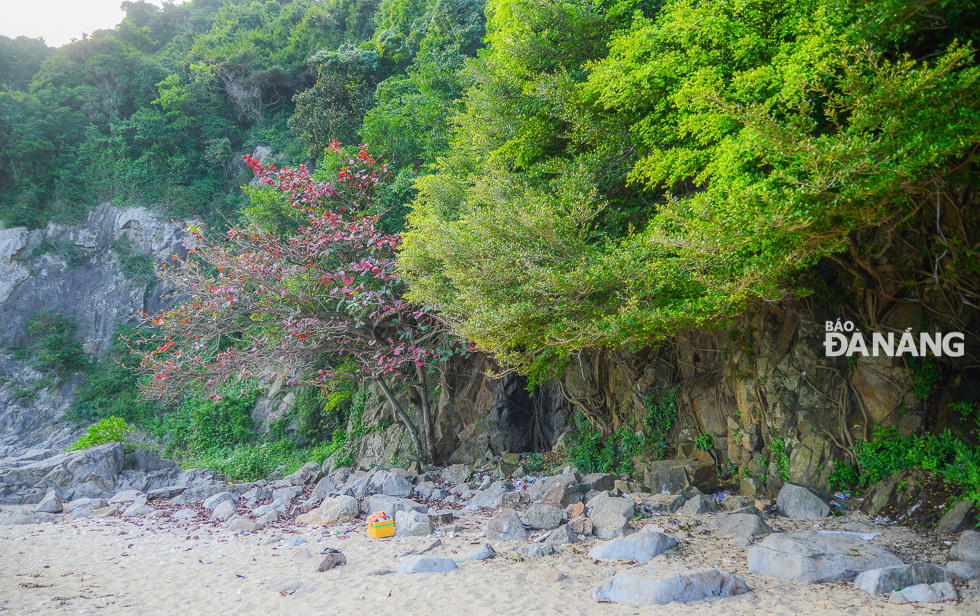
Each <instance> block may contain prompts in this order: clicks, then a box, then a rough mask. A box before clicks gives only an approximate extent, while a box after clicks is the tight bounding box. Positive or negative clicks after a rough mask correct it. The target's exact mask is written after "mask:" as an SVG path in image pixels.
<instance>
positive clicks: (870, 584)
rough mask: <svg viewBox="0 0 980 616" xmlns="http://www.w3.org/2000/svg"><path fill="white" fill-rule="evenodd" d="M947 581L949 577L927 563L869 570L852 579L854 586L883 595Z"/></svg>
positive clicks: (940, 569) (938, 568)
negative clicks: (901, 589) (910, 587)
mask: <svg viewBox="0 0 980 616" xmlns="http://www.w3.org/2000/svg"><path fill="white" fill-rule="evenodd" d="M948 581H949V576H948V575H946V571H945V570H944V569H942V568H941V567H937V566H936V565H930V564H928V563H912V564H911V565H900V566H897V567H882V568H881V569H869V570H868V571H865V572H863V573H861V574H860V575H858V576H857V578H855V579H854V585H855V586H857V587H858V588H860V589H861V590H865V591H867V592H870V593H874V594H885V593H890V592H892V591H893V590H898V589H900V588H905V587H906V586H916V585H918V584H935V583H936V582H948Z"/></svg>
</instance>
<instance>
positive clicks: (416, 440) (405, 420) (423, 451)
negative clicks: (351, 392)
mask: <svg viewBox="0 0 980 616" xmlns="http://www.w3.org/2000/svg"><path fill="white" fill-rule="evenodd" d="M375 382H376V383H377V384H378V386H379V387H381V391H382V392H383V393H384V395H385V398H387V399H388V404H390V405H391V409H392V410H393V411H394V412H395V417H397V418H398V420H399V421H401V422H402V425H404V426H405V429H406V430H408V436H409V438H410V439H411V440H412V446H413V447H414V448H415V453H417V454H418V456H419V458H421V459H422V461H423V462H427V463H428V462H431V461H432V458H429V457H428V447H426V446H425V445H423V443H422V439H421V438H420V437H419V430H418V428H417V427H416V426H415V422H413V421H412V418H411V417H409V415H408V413H406V412H405V409H404V408H402V405H401V404H399V403H398V400H397V399H396V398H395V394H393V393H392V392H391V388H390V387H388V384H387V383H385V382H384V381H383V380H382V379H380V378H377V379H375ZM423 417H424V415H423Z"/></svg>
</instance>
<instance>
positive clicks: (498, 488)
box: [467, 481, 514, 509]
mask: <svg viewBox="0 0 980 616" xmlns="http://www.w3.org/2000/svg"><path fill="white" fill-rule="evenodd" d="M513 489H514V486H513V484H511V483H509V482H507V481H495V482H493V483H492V484H490V487H489V488H487V489H486V490H480V491H479V492H477V493H476V496H474V497H473V498H472V499H470V502H469V503H468V504H467V507H469V508H476V507H486V508H490V509H496V508H497V507H499V506H500V501H501V499H503V497H504V494H506V493H508V492H510V491H511V490H513Z"/></svg>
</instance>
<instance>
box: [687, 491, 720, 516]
mask: <svg viewBox="0 0 980 616" xmlns="http://www.w3.org/2000/svg"><path fill="white" fill-rule="evenodd" d="M715 511H718V501H716V500H715V499H714V498H712V497H710V496H708V495H707V494H698V495H697V496H694V497H692V498H690V499H688V501H687V502H686V503H684V506H683V507H681V509H680V512H679V513H681V515H701V514H702V513H714V512H715Z"/></svg>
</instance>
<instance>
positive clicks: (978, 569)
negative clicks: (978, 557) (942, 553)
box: [946, 560, 980, 580]
mask: <svg viewBox="0 0 980 616" xmlns="http://www.w3.org/2000/svg"><path fill="white" fill-rule="evenodd" d="M946 573H948V574H950V575H951V576H953V577H955V578H959V579H961V580H972V579H975V578H978V577H980V563H971V562H967V561H965V560H951V561H949V562H948V563H946Z"/></svg>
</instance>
